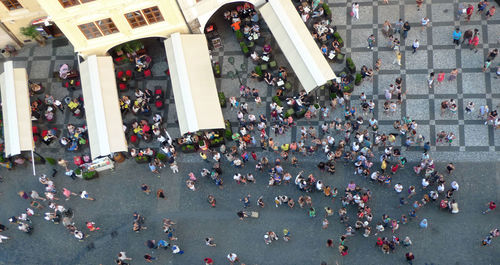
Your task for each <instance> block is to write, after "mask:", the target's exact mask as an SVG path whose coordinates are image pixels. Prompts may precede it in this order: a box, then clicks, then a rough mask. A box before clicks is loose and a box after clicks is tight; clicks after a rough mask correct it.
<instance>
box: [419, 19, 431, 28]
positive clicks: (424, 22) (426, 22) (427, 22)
mask: <svg viewBox="0 0 500 265" xmlns="http://www.w3.org/2000/svg"><path fill="white" fill-rule="evenodd" d="M430 21H431V20H430V19H429V18H428V17H424V18H422V21H421V23H422V31H424V29H425V28H426V27H427V26H429V22H430Z"/></svg>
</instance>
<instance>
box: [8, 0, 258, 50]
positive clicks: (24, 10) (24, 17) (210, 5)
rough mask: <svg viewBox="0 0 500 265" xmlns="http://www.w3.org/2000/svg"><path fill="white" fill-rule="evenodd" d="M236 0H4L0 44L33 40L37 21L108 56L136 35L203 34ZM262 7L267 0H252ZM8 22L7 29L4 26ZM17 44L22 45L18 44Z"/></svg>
mask: <svg viewBox="0 0 500 265" xmlns="http://www.w3.org/2000/svg"><path fill="white" fill-rule="evenodd" d="M235 2H242V1H235V0H142V1H137V0H0V3H1V4H0V23H1V24H0V31H2V29H3V32H2V33H0V34H2V36H9V38H7V37H5V38H4V37H2V41H0V48H3V47H4V46H5V45H7V44H10V45H14V46H17V47H19V45H22V43H25V42H31V41H33V40H31V39H30V38H28V37H26V36H23V35H22V34H21V33H20V29H21V28H22V27H27V26H29V25H34V26H36V27H37V30H38V31H39V32H40V33H41V34H42V36H44V37H46V38H51V37H59V36H62V35H64V36H65V37H66V38H67V39H68V40H69V41H70V42H71V44H72V45H73V47H74V48H75V52H78V53H80V55H82V56H83V57H86V56H88V55H91V54H95V55H105V54H106V53H107V52H108V50H110V49H111V48H113V47H115V46H117V45H119V44H122V43H125V42H128V41H131V40H136V39H142V38H148V37H163V38H166V37H168V36H170V34H172V33H175V32H180V33H190V32H191V33H202V32H203V29H204V27H205V25H206V23H207V22H208V20H209V19H210V18H211V17H212V15H213V14H214V13H215V12H216V11H217V10H219V8H221V7H222V6H224V5H226V4H230V3H235ZM243 2H249V3H251V4H253V5H255V6H257V7H259V6H261V5H263V4H265V2H266V1H265V0H248V1H243ZM2 26H3V27H2ZM16 44H17V45H16Z"/></svg>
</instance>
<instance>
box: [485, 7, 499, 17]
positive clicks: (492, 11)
mask: <svg viewBox="0 0 500 265" xmlns="http://www.w3.org/2000/svg"><path fill="white" fill-rule="evenodd" d="M496 10H497V9H496V7H495V6H492V7H490V9H489V10H488V12H486V19H488V18H490V17H492V16H493V15H495V12H496Z"/></svg>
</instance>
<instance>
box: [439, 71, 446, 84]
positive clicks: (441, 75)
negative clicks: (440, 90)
mask: <svg viewBox="0 0 500 265" xmlns="http://www.w3.org/2000/svg"><path fill="white" fill-rule="evenodd" d="M444 75H445V73H444V72H443V71H441V72H439V74H438V78H437V81H438V84H441V82H443V81H444Z"/></svg>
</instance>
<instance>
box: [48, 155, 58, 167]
mask: <svg viewBox="0 0 500 265" xmlns="http://www.w3.org/2000/svg"><path fill="white" fill-rule="evenodd" d="M45 160H46V161H47V162H48V163H49V164H51V165H53V166H55V165H56V164H57V161H56V160H55V159H54V158H52V157H46V158H45Z"/></svg>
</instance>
